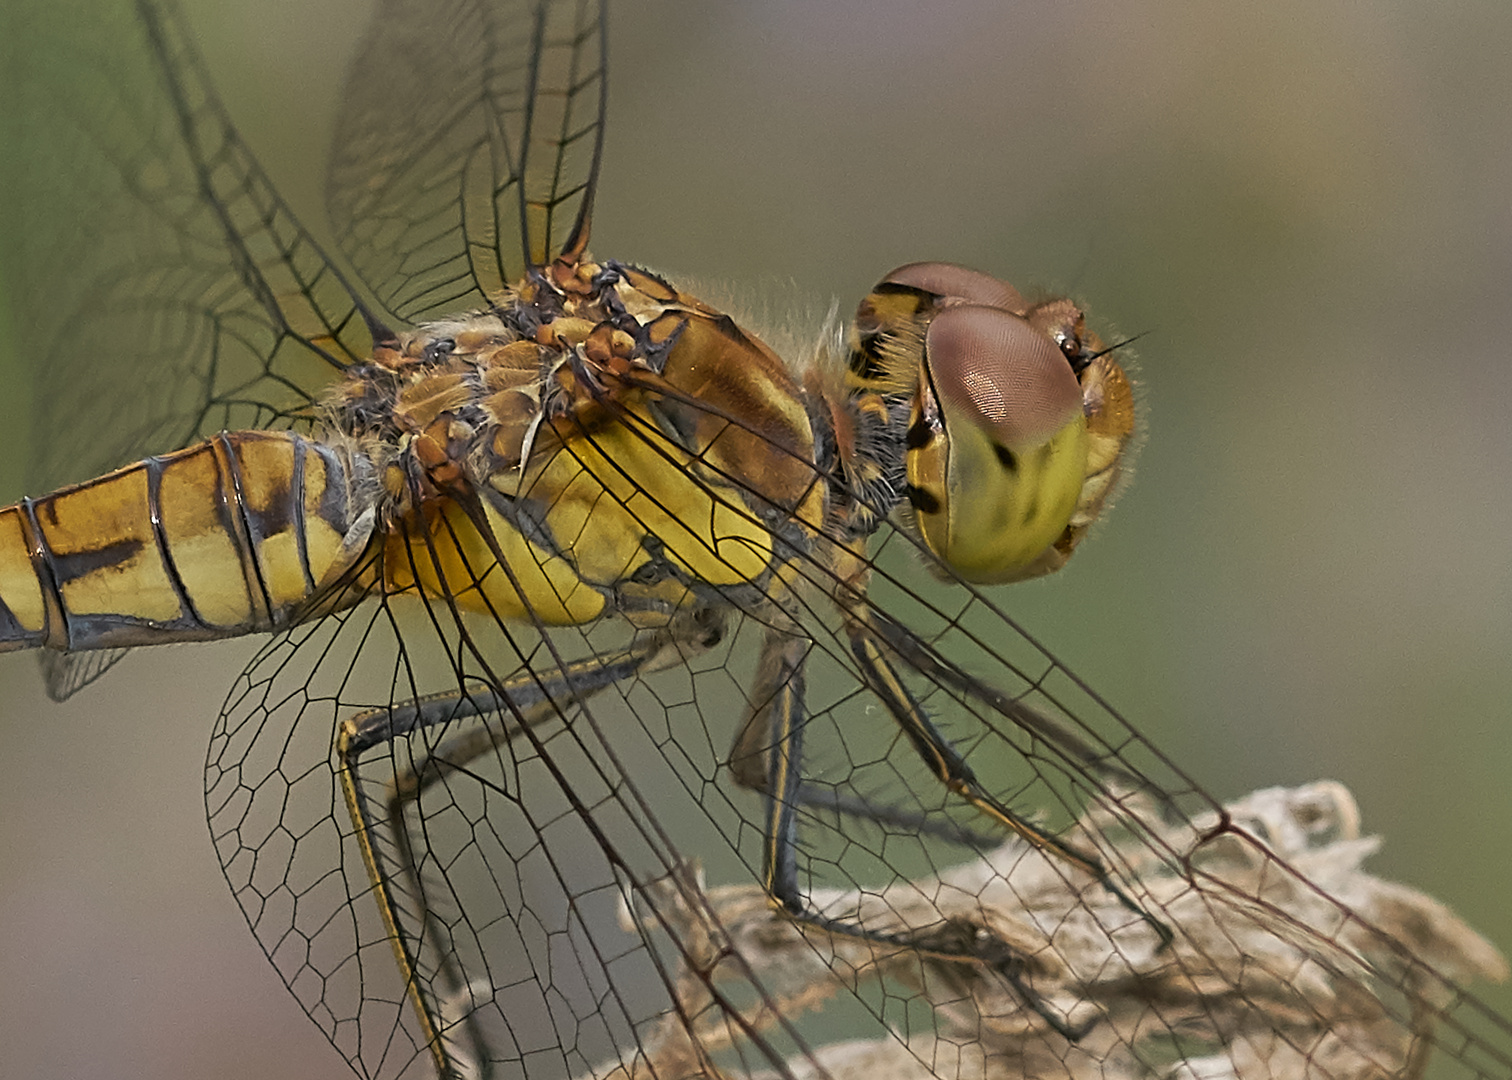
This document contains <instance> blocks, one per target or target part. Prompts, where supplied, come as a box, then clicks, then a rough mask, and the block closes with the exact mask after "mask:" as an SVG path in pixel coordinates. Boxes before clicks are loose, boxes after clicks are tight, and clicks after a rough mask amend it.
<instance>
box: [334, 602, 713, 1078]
mask: <svg viewBox="0 0 1512 1080" xmlns="http://www.w3.org/2000/svg"><path fill="white" fill-rule="evenodd" d="M722 634H723V626H722V624H719V623H718V622H717V620H716V619H715V618H714V617H713V616H712V614H711V613H709V612H707V611H700V612H696V613H694V614H693V615H692V616H687V617H684V618H682V619H680V620H678V621H677V622H676V623H674V624H673V625H672V626H669V627H667V628H665V629H662V630H659V631H657V632H655V633H649V634H645V635H642V637H641V638H640V639H639V640H637V641H636V642H635V643H633V644H632V645H630V646H629V647H628V648H625V649H623V650H620V651H618V652H615V653H610V654H608V655H605V656H593V657H588V658H585V659H583V660H579V661H574V662H571V663H568V664H566V665H564V666H563V667H561V668H558V669H556V670H553V671H550V672H547V673H544V674H542V673H535V672H529V671H527V672H525V673H524V674H522V675H520V676H518V677H517V678H515V679H511V680H510V681H509V682H507V683H505V684H504V685H503V686H499V687H490V686H487V685H481V684H480V685H477V686H475V687H473V688H470V689H466V690H463V691H461V692H459V693H451V694H436V695H432V696H427V697H423V698H416V699H414V700H413V701H409V702H406V703H405V704H403V705H399V706H395V707H393V708H388V709H377V710H373V711H371V712H367V713H362V714H360V715H358V716H354V717H352V718H350V719H348V720H344V721H342V723H341V724H340V726H339V729H338V732H337V737H336V753H337V760H338V762H339V771H340V775H341V785H342V790H343V792H344V794H345V797H346V802H347V809H348V812H349V814H350V815H351V818H352V824H353V827H354V829H355V834H356V837H357V842H358V846H359V848H360V850H361V852H362V858H363V863H364V865H365V866H366V868H367V872H368V878H369V881H370V883H371V884H372V886H373V896H374V899H375V900H376V902H377V904H378V909H379V914H380V916H381V918H382V920H383V923H384V928H385V930H386V931H387V933H388V936H389V940H390V942H391V943H392V945H393V948H394V955H395V959H396V961H397V963H398V965H399V971H400V977H401V979H402V980H403V981H404V983H405V986H406V988H407V992H408V994H409V997H410V1000H411V1003H412V1005H413V1007H414V1009H415V1011H416V1014H417V1016H418V1018H419V1021H420V1025H421V1030H422V1034H423V1036H424V1037H425V1039H426V1040H427V1042H428V1043H429V1045H430V1046H431V1048H432V1053H433V1055H434V1057H435V1060H436V1066H437V1069H438V1070H439V1072H440V1074H441V1076H442V1077H453V1076H459V1075H464V1073H462V1072H459V1068H460V1067H461V1063H462V1062H463V1061H467V1060H471V1061H472V1062H473V1068H472V1071H471V1074H472V1075H479V1076H487V1075H488V1072H489V1070H488V1063H487V1059H486V1055H485V1053H484V1052H483V1051H484V1039H483V1037H482V1035H481V1033H480V1032H478V1030H477V1029H476V1027H475V1026H474V1023H473V1020H472V1016H473V1011H472V1010H470V1009H469V1010H468V1011H467V1015H466V1016H465V1017H464V1018H463V1020H462V1021H460V1022H461V1023H462V1024H463V1025H464V1026H465V1028H466V1030H467V1032H468V1039H469V1040H470V1042H471V1043H472V1048H473V1050H474V1053H472V1054H467V1053H466V1052H462V1051H458V1050H454V1049H451V1048H448V1046H447V1045H446V1042H445V1040H446V1039H448V1038H450V1037H451V1030H452V1029H453V1028H454V1027H455V1026H456V1022H454V1021H448V1020H447V1018H446V1016H445V1011H446V1010H445V1009H444V1008H442V1005H441V1002H440V1001H438V1000H436V995H434V994H433V993H432V994H429V995H428V994H427V992H426V989H425V987H424V986H422V981H421V978H420V975H419V963H418V952H419V949H420V948H421V946H422V945H423V943H424V942H425V941H427V940H444V936H445V930H444V928H443V927H442V926H441V925H440V924H439V923H438V922H437V921H436V919H437V916H436V914H435V912H434V910H433V908H432V905H431V904H430V903H428V902H427V901H426V899H425V886H424V883H423V881H422V879H421V875H420V868H419V864H418V862H417V861H416V858H415V853H414V848H413V846H412V844H411V842H410V835H409V830H408V829H407V828H406V827H405V818H406V815H407V813H408V811H409V808H410V806H411V805H412V804H413V803H415V802H417V801H418V800H419V799H420V798H421V797H422V795H423V794H424V793H425V792H426V791H427V790H428V789H430V788H431V787H432V786H434V785H435V784H437V783H439V782H441V781H442V780H444V779H445V778H446V777H448V776H451V775H454V774H455V773H458V772H461V771H463V770H466V769H467V768H468V767H469V765H470V764H471V763H472V762H473V761H475V760H477V759H478V758H479V757H481V756H483V755H485V754H487V753H490V752H492V751H494V750H496V749H497V748H499V747H500V746H502V745H504V744H506V743H508V742H509V741H510V739H511V738H513V737H514V736H515V735H517V734H518V733H519V732H521V731H522V730H523V729H524V728H526V727H530V726H534V725H536V724H539V723H542V722H544V721H550V720H553V719H556V718H565V717H566V715H567V712H566V710H567V709H568V707H569V706H570V705H571V704H574V703H578V704H580V703H582V702H583V701H585V700H587V699H588V698H590V697H592V696H593V695H595V694H597V693H599V692H600V691H602V690H605V689H607V688H608V687H610V686H613V685H615V684H616V683H619V682H622V681H624V680H626V679H631V678H635V677H637V676H640V675H645V674H649V673H651V672H653V671H658V670H662V669H663V668H667V667H670V666H674V665H677V664H681V663H685V662H686V661H687V658H688V657H689V656H691V655H693V654H695V653H698V652H702V651H704V650H706V649H709V648H712V647H713V646H714V645H715V644H717V643H718V641H719V639H720V637H721V636H722ZM490 716H497V717H499V719H500V722H498V723H489V722H488V721H487V718H488V717H490ZM469 718H480V719H481V721H482V722H481V723H479V724H478V725H476V726H474V727H470V728H469V729H467V730H464V731H460V732H457V733H455V734H452V735H449V736H447V737H446V738H444V739H443V740H442V741H441V743H440V744H439V745H438V746H436V747H435V748H433V749H431V750H430V751H428V752H427V753H425V755H424V756H423V757H421V758H420V759H419V760H417V761H415V762H413V763H412V764H408V765H402V766H396V770H395V775H394V778H393V780H391V781H390V782H389V785H388V791H387V792H386V795H385V798H384V800H383V802H384V807H385V811H384V814H383V817H382V818H380V817H379V815H378V814H376V813H375V812H374V810H373V800H372V799H370V798H369V796H368V794H367V792H366V791H365V789H364V786H363V782H362V780H361V778H360V776H359V772H358V770H359V768H360V765H361V762H362V758H363V755H365V754H366V753H368V752H369V751H371V750H374V749H377V748H381V747H387V746H390V745H391V744H393V743H394V742H395V741H396V740H398V739H403V738H406V737H408V736H409V735H411V734H414V733H417V732H422V731H426V730H429V729H435V728H438V727H443V726H444V725H447V724H450V723H452V722H453V721H459V720H466V719H469ZM381 820H386V821H387V824H388V829H389V835H390V836H391V837H392V839H393V842H394V845H395V849H396V850H395V854H394V855H385V854H383V853H381V852H380V848H379V845H378V843H376V842H375V838H376V836H377V829H378V825H379V823H380V821H381ZM401 892H406V893H407V894H408V895H409V896H410V897H412V898H413V902H414V906H415V908H416V909H417V917H418V921H419V924H420V926H419V930H418V933H417V934H416V935H415V936H414V937H413V938H412V936H411V935H410V934H409V933H408V932H406V931H405V930H404V928H403V921H402V914H403V913H402V909H401V904H402V899H403V898H402V896H401ZM435 980H437V981H439V982H440V983H441V984H442V986H443V988H444V989H443V993H444V998H443V999H442V1000H443V1001H457V1002H461V1001H464V1000H465V998H464V995H466V994H467V993H468V992H469V987H468V985H467V980H466V977H465V974H464V973H463V972H462V971H460V970H459V969H458V967H457V965H456V959H455V957H454V955H453V954H452V952H451V951H450V950H448V949H445V948H439V949H438V959H437V963H436V973H435Z"/></svg>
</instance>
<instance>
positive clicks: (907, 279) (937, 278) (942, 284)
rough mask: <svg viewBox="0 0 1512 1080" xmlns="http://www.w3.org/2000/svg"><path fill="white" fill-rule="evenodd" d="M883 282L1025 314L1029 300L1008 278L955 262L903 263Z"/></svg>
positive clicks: (968, 302) (949, 298) (950, 298)
mask: <svg viewBox="0 0 1512 1080" xmlns="http://www.w3.org/2000/svg"><path fill="white" fill-rule="evenodd" d="M882 284H884V285H904V286H907V287H908V288H911V289H923V290H924V291H925V292H932V293H935V294H936V295H938V296H941V297H944V298H946V299H947V300H956V301H960V302H964V303H967V304H980V305H981V306H983V307H994V308H1001V309H1002V310H1003V311H1011V312H1013V313H1014V314H1015V315H1022V314H1024V312H1025V311H1027V310H1028V308H1029V304H1028V302H1027V301H1026V300H1025V299H1024V298H1023V296H1022V295H1020V294H1019V291H1018V290H1017V289H1015V288H1014V287H1013V286H1012V285H1009V284H1008V283H1007V282H1006V281H999V280H998V279H997V278H995V277H989V276H988V275H986V274H983V273H981V272H980V271H977V270H972V269H969V268H967V267H965V266H957V265H956V264H955V263H944V262H916V263H909V264H908V265H906V266H900V267H898V268H897V269H896V270H894V271H893V272H892V273H890V274H888V275H887V276H886V277H885V278H883V279H882Z"/></svg>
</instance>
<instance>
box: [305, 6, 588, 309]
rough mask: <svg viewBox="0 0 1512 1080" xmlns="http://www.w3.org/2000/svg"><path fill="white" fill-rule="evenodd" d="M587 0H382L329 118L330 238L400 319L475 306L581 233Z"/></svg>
mask: <svg viewBox="0 0 1512 1080" xmlns="http://www.w3.org/2000/svg"><path fill="white" fill-rule="evenodd" d="M603 18H604V7H603V2H602V0H559V2H556V3H541V2H532V0H510V2H504V3H487V2H483V0H451V2H447V3H441V4H438V3H432V2H428V0H383V2H382V3H381V4H380V5H379V10H378V13H377V15H376V17H375V18H374V20H373V22H372V24H371V27H370V29H369V31H368V34H367V37H366V39H365V41H364V42H363V45H362V48H361V50H360V51H359V54H358V60H357V63H356V64H355V65H354V66H353V68H352V75H351V77H350V79H349V81H348V84H347V88H346V91H345V93H344V94H343V107H342V111H341V114H340V116H339V118H338V120H337V126H336V147H335V154H334V157H333V160H332V167H331V176H330V187H329V193H328V201H329V206H330V214H331V220H332V222H333V223H334V225H335V227H336V231H337V234H338V236H339V238H340V244H341V247H342V250H343V251H344V252H345V253H346V254H347V255H348V256H349V257H350V258H351V260H352V262H353V263H354V264H355V265H356V266H357V268H358V269H359V271H360V272H361V273H362V275H363V277H364V278H365V279H366V280H367V281H369V282H373V283H374V284H375V285H377V286H378V296H379V299H380V301H381V302H382V303H383V305H384V306H385V307H386V308H387V309H388V310H389V311H391V312H393V313H394V315H396V316H397V317H398V318H400V319H401V320H404V321H406V322H416V321H419V320H421V319H423V318H425V317H427V316H437V315H449V314H452V313H454V312H456V311H459V310H466V309H470V308H478V307H482V306H485V305H486V304H487V303H488V302H490V301H491V300H495V299H497V298H498V297H499V295H500V294H501V292H502V291H503V289H504V288H505V287H506V286H509V285H512V284H514V283H515V282H516V281H518V280H520V279H521V278H522V277H523V276H524V274H525V271H526V269H527V268H528V267H531V266H541V265H544V264H545V263H546V262H549V261H550V260H551V259H552V258H553V257H555V255H556V254H557V253H558V252H559V251H561V250H563V249H564V248H567V247H572V246H574V245H581V244H583V243H585V242H586V240H587V231H588V217H589V214H590V212H591V210H592V204H593V188H594V184H595V182H596V179H597V176H598V167H599V157H600V148H601V144H602V136H603V122H604V100H605V85H606V84H605V80H604V28H603Z"/></svg>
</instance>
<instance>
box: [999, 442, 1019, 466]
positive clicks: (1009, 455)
mask: <svg viewBox="0 0 1512 1080" xmlns="http://www.w3.org/2000/svg"><path fill="white" fill-rule="evenodd" d="M992 452H993V453H994V454H996V455H997V459H998V464H999V465H1001V466H1002V467H1003V468H1005V469H1007V470H1008V471H1009V472H1011V473H1017V472H1018V467H1019V465H1018V455H1017V454H1015V453H1014V452H1013V451H1012V450H1010V449H1008V448H1007V447H1006V446H1004V445H1003V444H1002V443H993V444H992Z"/></svg>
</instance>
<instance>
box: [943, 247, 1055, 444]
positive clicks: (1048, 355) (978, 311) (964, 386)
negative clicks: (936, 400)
mask: <svg viewBox="0 0 1512 1080" xmlns="http://www.w3.org/2000/svg"><path fill="white" fill-rule="evenodd" d="M978 276H981V275H978ZM925 341H926V348H927V353H926V355H927V360H928V365H929V372H930V377H931V381H932V382H933V383H934V387H935V391H936V393H938V395H939V397H940V400H941V405H942V407H943V408H944V410H945V412H946V417H947V422H948V420H949V419H950V415H951V414H952V413H955V415H956V418H957V419H958V420H967V421H969V422H971V423H973V424H975V425H977V426H978V427H980V428H982V429H983V430H984V431H986V432H987V433H988V434H989V435H990V436H991V438H992V439H993V441H994V442H996V443H998V444H999V445H1001V446H1004V447H1007V448H1008V449H1009V450H1012V451H1019V450H1022V449H1024V448H1026V447H1030V446H1037V445H1039V444H1041V443H1044V442H1046V441H1048V440H1049V439H1050V437H1051V436H1053V435H1054V434H1055V433H1056V432H1057V431H1059V430H1060V429H1061V428H1062V427H1064V426H1065V425H1066V424H1067V423H1068V422H1069V421H1070V420H1072V419H1073V418H1075V417H1077V416H1080V415H1081V407H1082V401H1081V386H1080V384H1079V383H1078V382H1077V380H1076V374H1075V373H1074V372H1073V371H1072V370H1071V368H1070V366H1069V365H1068V364H1067V363H1066V358H1065V356H1064V355H1063V351H1062V350H1063V348H1064V346H1063V345H1058V343H1057V342H1056V341H1055V340H1054V339H1052V338H1051V337H1049V336H1047V335H1046V334H1045V333H1044V332H1042V331H1041V330H1040V329H1039V328H1037V327H1036V326H1035V325H1034V324H1033V323H1032V322H1030V321H1029V320H1028V319H1024V318H1022V317H1020V316H1018V315H1015V314H1012V313H1010V312H1008V311H1006V310H1002V309H1000V308H997V307H980V306H975V305H970V304H965V305H962V306H960V307H953V308H947V309H946V310H945V311H942V312H940V314H938V315H936V316H935V318H934V319H933V321H931V322H930V324H929V330H928V332H927V335H926V338H925ZM1079 347H1080V346H1079V345H1078V348H1079Z"/></svg>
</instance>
